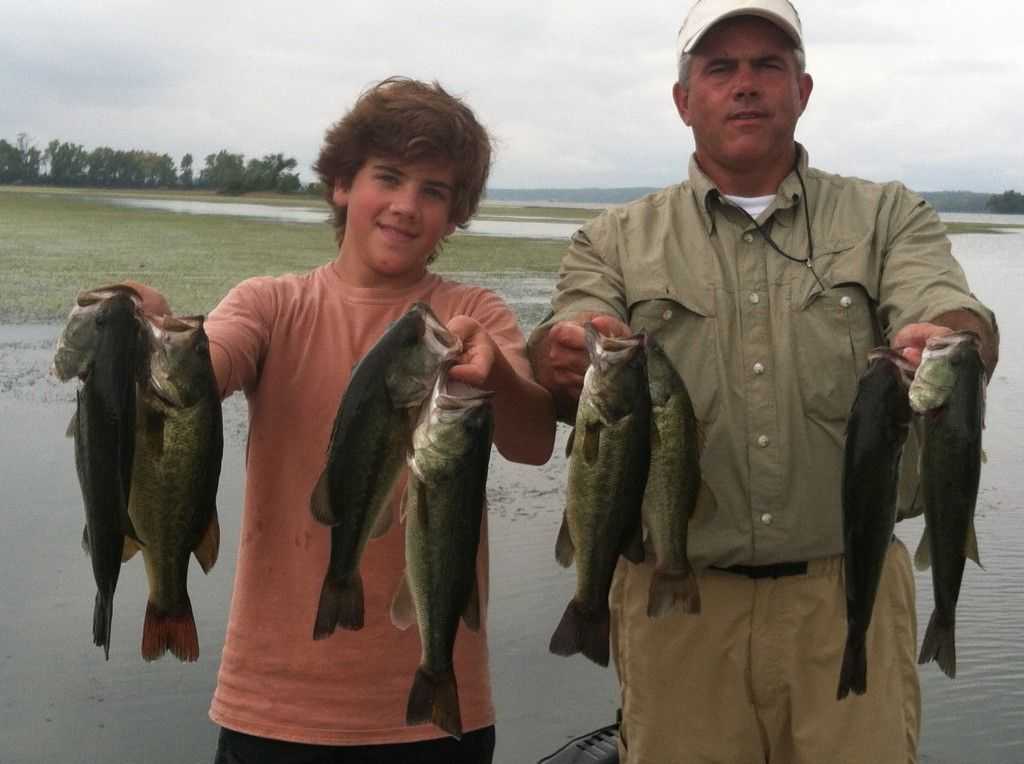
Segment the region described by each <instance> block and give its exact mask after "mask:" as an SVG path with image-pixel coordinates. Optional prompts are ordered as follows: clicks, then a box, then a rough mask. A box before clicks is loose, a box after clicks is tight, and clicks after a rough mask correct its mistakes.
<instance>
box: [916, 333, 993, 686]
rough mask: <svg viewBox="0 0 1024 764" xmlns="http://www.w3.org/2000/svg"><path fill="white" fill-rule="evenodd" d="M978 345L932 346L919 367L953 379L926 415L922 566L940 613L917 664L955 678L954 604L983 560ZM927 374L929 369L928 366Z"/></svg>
mask: <svg viewBox="0 0 1024 764" xmlns="http://www.w3.org/2000/svg"><path fill="white" fill-rule="evenodd" d="M978 349H979V341H978V337H977V335H975V334H973V333H971V332H961V333H957V334H947V335H945V336H942V337H933V338H932V339H930V340H928V343H927V346H926V348H925V351H924V356H923V358H922V361H921V367H920V368H919V369H918V373H919V374H920V373H921V371H922V369H925V375H926V378H928V379H934V378H940V379H942V380H945V381H947V382H948V383H949V384H948V388H949V391H948V393H947V394H946V395H944V396H942V402H941V404H939V405H938V406H937V407H933V408H928V409H926V410H925V411H924V414H923V419H924V444H923V446H922V449H921V490H922V491H923V495H924V514H925V524H926V528H925V536H924V538H922V539H921V547H920V548H919V549H918V554H917V561H918V567H924V566H927V565H928V563H929V558H930V563H931V567H932V589H933V591H934V594H935V610H934V611H932V616H931V619H930V620H929V621H928V628H927V630H926V631H925V634H924V641H923V642H922V644H921V653H920V656H919V657H918V663H921V664H924V663H927V662H929V661H936V662H938V664H939V667H940V668H941V669H942V670H943V672H945V674H946V675H947V676H949V677H951V678H952V677H955V676H956V640H955V631H956V604H957V600H958V599H959V596H960V584H961V582H962V580H963V574H964V565H965V563H966V560H967V558H970V559H972V560H974V561H975V562H979V558H978V541H977V537H976V535H975V532H974V506H975V502H976V501H977V498H978V483H979V480H980V477H981V461H982V449H981V430H982V426H983V422H984V416H985V370H984V367H983V365H982V363H981V357H980V356H979V355H978ZM926 364H927V365H928V368H927V369H926V368H925V365H926Z"/></svg>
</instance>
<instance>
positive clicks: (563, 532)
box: [555, 514, 576, 568]
mask: <svg viewBox="0 0 1024 764" xmlns="http://www.w3.org/2000/svg"><path fill="white" fill-rule="evenodd" d="M575 556H576V546H575V544H573V543H572V535H571V534H570V533H569V523H568V521H567V520H566V517H565V515H564V514H563V515H562V526H561V527H560V528H559V529H558V540H557V541H555V559H556V560H558V564H559V565H561V566H562V567H563V568H568V567H569V566H570V565H572V561H573V558H574V557H575Z"/></svg>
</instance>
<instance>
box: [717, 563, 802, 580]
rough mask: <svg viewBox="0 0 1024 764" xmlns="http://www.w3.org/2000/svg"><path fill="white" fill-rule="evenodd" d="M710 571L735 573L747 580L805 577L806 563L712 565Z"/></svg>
mask: <svg viewBox="0 0 1024 764" xmlns="http://www.w3.org/2000/svg"><path fill="white" fill-rule="evenodd" d="M711 569H712V570H720V571H722V572H723V573H735V574H736V575H738V576H746V577H747V578H782V577H784V576H805V575H807V562H806V561H804V562H777V563H775V564H774V565H729V566H728V567H724V568H720V567H718V566H717V565H712V566H711Z"/></svg>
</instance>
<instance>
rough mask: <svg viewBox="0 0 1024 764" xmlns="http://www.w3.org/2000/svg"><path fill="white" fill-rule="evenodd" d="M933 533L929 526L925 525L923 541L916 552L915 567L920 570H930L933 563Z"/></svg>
mask: <svg viewBox="0 0 1024 764" xmlns="http://www.w3.org/2000/svg"><path fill="white" fill-rule="evenodd" d="M931 543H932V542H931V533H930V532H929V531H928V526H927V525H925V526H924V532H923V533H922V534H921V542H920V543H919V544H918V545H917V551H916V552H914V567H915V568H917V569H918V570H928V568H930V567H931V564H932V546H931Z"/></svg>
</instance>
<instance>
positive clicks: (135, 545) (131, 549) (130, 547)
mask: <svg viewBox="0 0 1024 764" xmlns="http://www.w3.org/2000/svg"><path fill="white" fill-rule="evenodd" d="M140 549H142V547H141V546H139V542H138V541H136V540H135V539H133V538H129V537H128V536H125V538H124V545H123V546H122V547H121V562H122V563H126V562H128V560H130V559H131V558H132V557H134V556H135V555H137V554H138V553H139V550H140Z"/></svg>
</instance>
